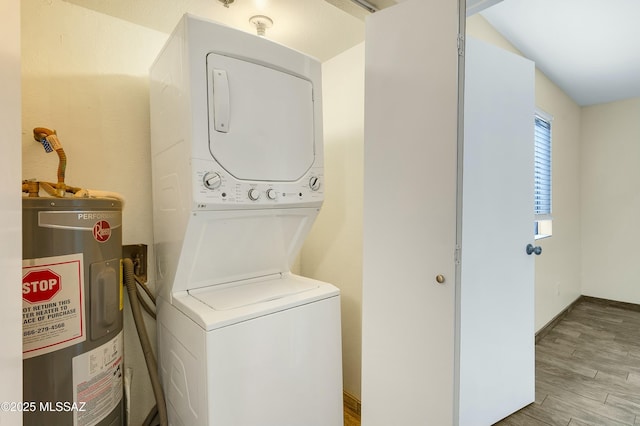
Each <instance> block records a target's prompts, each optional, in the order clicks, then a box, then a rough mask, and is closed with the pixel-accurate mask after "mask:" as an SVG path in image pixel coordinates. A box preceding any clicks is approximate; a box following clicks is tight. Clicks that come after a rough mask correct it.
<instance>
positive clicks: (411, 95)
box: [362, 0, 458, 426]
mask: <svg viewBox="0 0 640 426" xmlns="http://www.w3.org/2000/svg"><path fill="white" fill-rule="evenodd" d="M457 34H458V9H457V4H456V2H451V1H445V2H435V1H434V2H425V1H421V0H414V1H405V2H403V3H401V4H399V5H397V6H393V7H390V8H388V9H384V10H383V11H380V12H376V13H375V14H373V15H372V16H370V17H369V18H368V19H367V26H366V42H365V146H364V221H363V227H364V228H363V234H364V241H363V301H362V310H363V312H362V335H363V337H362V338H363V340H362V424H363V426H378V425H379V426H389V425H434V426H435V425H451V424H452V423H453V400H454V398H453V395H454V394H453V391H454V386H453V381H454V329H455V327H454V326H455V278H454V275H455V263H454V251H455V240H456V158H457V153H456V152H457V117H458V102H457V100H458V99H457V97H458V49H457ZM437 275H442V276H443V278H444V282H443V283H438V282H437V280H436V276H437Z"/></svg>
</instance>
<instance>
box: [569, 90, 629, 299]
mask: <svg viewBox="0 0 640 426" xmlns="http://www.w3.org/2000/svg"><path fill="white" fill-rule="evenodd" d="M581 134H582V142H581V157H580V158H581V163H582V164H581V166H582V167H581V183H582V187H581V192H580V195H581V206H582V243H583V247H582V292H583V294H585V295H588V296H594V297H601V298H605V299H612V300H618V301H622V302H629V303H640V244H639V243H638V241H640V226H639V225H638V223H639V219H640V98H633V99H628V100H624V101H618V102H612V103H607V104H600V105H594V106H590V107H585V108H583V110H582V126H581Z"/></svg>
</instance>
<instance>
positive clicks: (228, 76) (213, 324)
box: [150, 15, 343, 426]
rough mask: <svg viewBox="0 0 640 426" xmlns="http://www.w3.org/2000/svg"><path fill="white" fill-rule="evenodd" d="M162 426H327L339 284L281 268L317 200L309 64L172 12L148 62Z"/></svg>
mask: <svg viewBox="0 0 640 426" xmlns="http://www.w3.org/2000/svg"><path fill="white" fill-rule="evenodd" d="M150 84H151V86H150V102H151V151H152V167H153V170H152V173H153V204H154V236H155V255H156V259H157V285H158V294H159V297H158V352H159V355H158V358H159V368H160V373H161V380H162V382H163V387H164V391H165V397H166V400H167V407H168V415H169V421H170V424H172V425H189V426H195V425H225V426H231V425H233V426H249V425H251V426H258V425H259V426H288V425H289V426H294V425H295V426H299V425H305V426H333V425H342V422H343V420H342V362H341V359H342V355H341V333H340V295H339V290H338V289H337V288H336V287H334V286H332V285H330V284H327V283H323V282H320V281H316V280H312V279H308V278H304V277H301V276H297V275H294V274H292V273H291V272H290V270H291V267H292V264H293V262H294V261H295V258H296V256H297V253H298V252H299V250H300V248H301V246H302V244H303V242H304V239H305V237H306V235H307V234H308V232H309V230H310V228H311V225H312V224H313V222H314V220H315V218H316V216H317V214H318V212H319V209H320V206H321V204H322V201H323V191H324V175H323V153H322V103H321V70H320V64H319V63H318V62H317V61H316V60H314V59H312V58H309V57H307V56H305V55H303V54H301V53H299V52H296V51H293V50H291V49H289V48H286V47H284V46H281V45H279V44H277V43H274V42H271V41H269V40H266V39H264V38H261V37H257V36H255V35H252V34H249V33H244V32H241V31H238V30H235V29H231V28H228V27H225V26H223V25H220V24H216V23H213V22H211V21H206V20H202V19H199V18H196V17H193V16H190V15H185V16H184V17H183V18H182V20H181V21H180V23H179V24H178V26H177V27H176V29H175V30H174V32H173V34H172V35H171V37H170V38H169V40H168V41H167V44H166V45H165V47H164V48H163V50H162V52H161V53H160V54H159V56H158V58H157V59H156V61H155V62H154V64H153V66H152V68H151V82H150Z"/></svg>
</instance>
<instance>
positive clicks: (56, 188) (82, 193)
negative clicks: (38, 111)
mask: <svg viewBox="0 0 640 426" xmlns="http://www.w3.org/2000/svg"><path fill="white" fill-rule="evenodd" d="M33 138H34V139H35V140H36V141H37V142H40V143H41V144H42V146H43V147H44V150H45V151H46V152H47V153H49V152H52V151H55V152H56V154H58V159H59V161H58V182H57V183H51V182H38V181H34V180H26V181H22V192H26V193H28V194H29V197H38V196H39V192H40V189H42V190H44V191H45V192H46V193H47V194H49V195H51V196H52V197H59V198H62V197H65V195H66V194H67V193H71V194H73V196H74V197H76V198H114V199H116V200H119V201H120V202H122V203H123V205H124V197H122V195H120V194H118V193H117V192H111V191H100V190H95V189H85V188H77V187H73V186H69V185H67V184H66V183H65V182H64V177H65V171H66V168H67V155H66V154H65V152H64V149H62V144H61V143H60V140H59V139H58V136H57V134H56V131H55V130H51V129H47V128H46V127H36V128H35V129H33Z"/></svg>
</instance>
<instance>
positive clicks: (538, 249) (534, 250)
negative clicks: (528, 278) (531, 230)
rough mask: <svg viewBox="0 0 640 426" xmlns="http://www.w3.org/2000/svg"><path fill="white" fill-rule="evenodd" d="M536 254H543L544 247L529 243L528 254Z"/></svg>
mask: <svg viewBox="0 0 640 426" xmlns="http://www.w3.org/2000/svg"><path fill="white" fill-rule="evenodd" d="M534 253H535V255H536V256H540V255H541V254H542V247H540V246H535V247H534V246H533V244H527V254H528V255H532V254H534Z"/></svg>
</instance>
